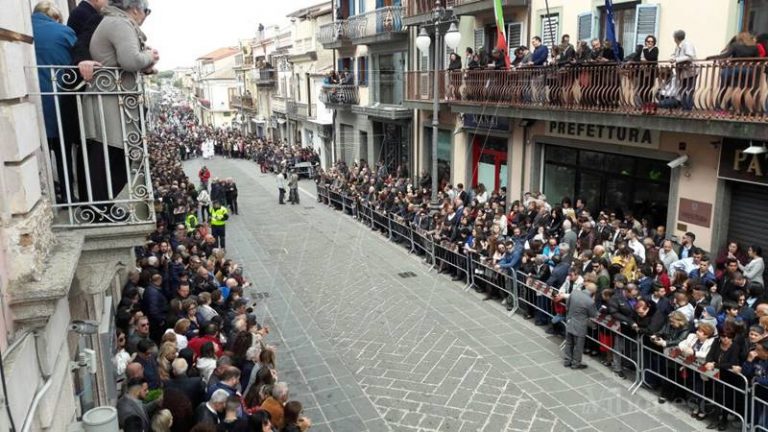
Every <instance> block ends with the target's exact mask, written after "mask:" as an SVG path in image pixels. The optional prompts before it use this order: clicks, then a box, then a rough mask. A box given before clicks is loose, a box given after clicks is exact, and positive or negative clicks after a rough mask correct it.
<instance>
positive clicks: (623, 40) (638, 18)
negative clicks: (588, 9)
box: [596, 1, 659, 53]
mask: <svg viewBox="0 0 768 432" xmlns="http://www.w3.org/2000/svg"><path fill="white" fill-rule="evenodd" d="M598 9H599V10H600V32H599V35H600V39H602V40H605V37H606V36H605V35H606V31H605V29H606V28H607V27H608V24H607V23H608V21H607V20H608V16H607V14H606V12H605V7H603V6H601V7H599V8H598ZM613 22H614V24H615V26H616V39H617V41H618V42H619V44H621V46H622V48H624V52H625V53H631V52H634V50H635V46H637V45H642V44H643V41H644V40H645V37H646V36H648V35H654V36H657V37H658V22H659V5H655V4H640V2H638V1H635V2H628V3H622V4H614V6H613ZM596 33H597V32H596Z"/></svg>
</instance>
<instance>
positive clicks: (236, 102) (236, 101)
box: [229, 94, 243, 108]
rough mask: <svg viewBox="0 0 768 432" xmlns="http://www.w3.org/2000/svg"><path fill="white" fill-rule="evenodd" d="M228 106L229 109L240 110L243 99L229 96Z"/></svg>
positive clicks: (237, 96)
mask: <svg viewBox="0 0 768 432" xmlns="http://www.w3.org/2000/svg"><path fill="white" fill-rule="evenodd" d="M229 106H230V107H231V108H242V107H243V97H242V96H239V95H233V94H230V95H229Z"/></svg>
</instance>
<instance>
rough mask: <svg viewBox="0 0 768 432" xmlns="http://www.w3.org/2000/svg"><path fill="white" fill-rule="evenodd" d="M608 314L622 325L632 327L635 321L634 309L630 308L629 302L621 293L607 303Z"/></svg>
mask: <svg viewBox="0 0 768 432" xmlns="http://www.w3.org/2000/svg"><path fill="white" fill-rule="evenodd" d="M608 313H609V314H611V316H613V318H614V319H616V320H618V321H619V322H621V324H623V325H632V324H633V323H635V322H636V321H637V315H636V314H635V309H634V308H633V307H632V306H630V304H629V300H628V299H627V298H626V297H625V296H624V295H623V294H621V293H616V294H614V296H613V297H611V299H610V300H609V301H608Z"/></svg>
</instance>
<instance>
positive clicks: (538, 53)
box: [531, 36, 549, 66]
mask: <svg viewBox="0 0 768 432" xmlns="http://www.w3.org/2000/svg"><path fill="white" fill-rule="evenodd" d="M531 45H533V55H532V56H531V64H533V65H534V66H544V65H545V64H547V59H548V58H549V48H547V46H546V45H544V44H543V43H541V38H540V37H538V36H534V37H533V39H531Z"/></svg>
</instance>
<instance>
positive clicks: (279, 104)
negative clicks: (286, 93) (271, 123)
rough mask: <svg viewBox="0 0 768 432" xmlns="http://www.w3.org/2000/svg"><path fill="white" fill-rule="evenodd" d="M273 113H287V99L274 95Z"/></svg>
mask: <svg viewBox="0 0 768 432" xmlns="http://www.w3.org/2000/svg"><path fill="white" fill-rule="evenodd" d="M272 111H277V112H281V113H285V112H286V111H287V109H286V100H285V97H283V96H280V95H272Z"/></svg>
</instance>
